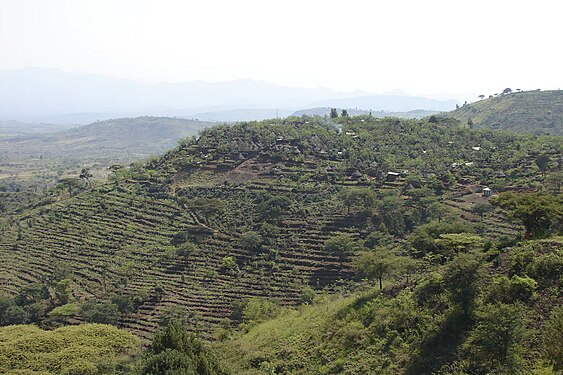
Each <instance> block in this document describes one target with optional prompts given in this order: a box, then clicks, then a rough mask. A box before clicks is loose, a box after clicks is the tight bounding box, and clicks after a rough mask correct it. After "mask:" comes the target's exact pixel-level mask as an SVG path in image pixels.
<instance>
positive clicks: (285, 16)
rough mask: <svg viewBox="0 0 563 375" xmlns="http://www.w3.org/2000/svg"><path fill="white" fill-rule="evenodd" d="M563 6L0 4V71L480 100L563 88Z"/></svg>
mask: <svg viewBox="0 0 563 375" xmlns="http://www.w3.org/2000/svg"><path fill="white" fill-rule="evenodd" d="M559 14H560V5H558V4H557V3H554V2H550V1H542V0H540V1H538V2H534V3H533V4H531V3H530V4H529V3H524V4H520V3H514V2H506V1H498V2H486V1H474V2H471V3H451V2H448V1H442V0H440V1H436V0H434V1H428V2H418V1H406V0H403V1H396V2H393V3H384V4H380V3H372V2H365V1H357V0H356V1H348V2H346V3H341V2H336V1H322V2H321V1H308V2H297V1H293V0H292V1H288V2H284V3H283V4H270V3H265V2H259V1H241V2H236V3H235V2H228V1H209V2H183V1H171V0H168V1H158V2H156V1H132V0H123V1H119V2H111V1H80V2H76V1H65V0H53V1H49V2H45V1H39V0H22V1H17V2H15V1H7V0H0V17H1V20H2V27H1V29H0V48H2V50H3V51H4V52H3V58H2V61H0V69H2V70H6V69H19V68H25V67H41V68H43V67H44V68H54V69H60V70H63V71H67V72H76V73H88V74H100V75H104V76H109V77H115V78H119V79H126V80H133V81H136V82H141V83H144V84H146V83H151V84H155V83H161V82H169V83H178V82H186V81H187V82H191V81H205V82H224V81H232V80H241V79H250V80H254V81H264V82H269V83H273V84H277V85H281V86H284V87H299V88H319V87H321V88H328V89H331V90H334V91H340V92H354V91H363V92H369V93H386V92H392V91H395V90H403V91H405V92H407V93H408V94H410V95H417V96H426V97H433V98H442V99H443V98H455V99H457V100H462V99H465V100H469V99H473V98H474V97H475V96H476V95H478V94H485V95H489V94H494V93H497V92H499V91H502V89H503V88H505V87H511V88H513V89H516V88H520V89H524V90H530V89H536V88H541V89H558V88H560V87H561V86H563V77H562V76H561V74H559V67H560V66H561V65H562V63H563V60H562V56H561V54H560V52H559V51H558V50H557V48H556V46H557V45H558V43H557V42H558V35H559V30H558V28H559Z"/></svg>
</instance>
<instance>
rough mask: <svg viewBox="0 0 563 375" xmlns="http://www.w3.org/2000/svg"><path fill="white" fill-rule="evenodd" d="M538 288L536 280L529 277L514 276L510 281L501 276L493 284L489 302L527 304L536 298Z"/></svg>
mask: <svg viewBox="0 0 563 375" xmlns="http://www.w3.org/2000/svg"><path fill="white" fill-rule="evenodd" d="M537 286H538V283H537V282H536V280H534V279H532V278H529V277H520V276H517V275H514V276H512V278H510V279H509V278H508V277H506V276H499V277H496V278H495V279H494V280H493V282H492V283H491V286H490V289H489V300H490V301H492V302H503V303H514V302H516V301H522V302H527V301H529V300H530V299H532V298H533V297H534V296H535V294H536V288H537Z"/></svg>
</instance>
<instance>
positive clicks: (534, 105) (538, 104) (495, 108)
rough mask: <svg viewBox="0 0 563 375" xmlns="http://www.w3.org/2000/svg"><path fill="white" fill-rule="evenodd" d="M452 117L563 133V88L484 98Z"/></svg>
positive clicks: (480, 124) (512, 128)
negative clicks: (562, 89)
mask: <svg viewBox="0 0 563 375" xmlns="http://www.w3.org/2000/svg"><path fill="white" fill-rule="evenodd" d="M447 115H448V116H451V117H454V118H456V119H458V120H460V121H462V122H464V123H471V124H472V125H473V126H475V127H481V128H491V129H496V130H505V131H511V132H515V133H534V134H552V135H563V91H561V90H551V91H522V92H513V93H510V94H505V95H498V96H494V97H492V98H488V99H483V100H480V101H477V102H474V103H471V104H468V105H464V106H462V107H460V108H459V109H456V110H454V111H452V112H450V113H447Z"/></svg>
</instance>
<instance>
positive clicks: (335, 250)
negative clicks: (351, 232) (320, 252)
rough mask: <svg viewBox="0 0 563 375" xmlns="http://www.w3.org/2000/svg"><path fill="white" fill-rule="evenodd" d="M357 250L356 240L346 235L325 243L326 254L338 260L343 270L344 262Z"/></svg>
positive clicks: (330, 239)
mask: <svg viewBox="0 0 563 375" xmlns="http://www.w3.org/2000/svg"><path fill="white" fill-rule="evenodd" d="M355 248H356V244H355V242H354V240H352V239H351V238H350V237H348V236H345V235H338V236H334V237H332V238H329V239H328V240H326V242H325V250H326V252H327V253H329V254H331V255H334V256H336V257H337V258H338V261H339V262H340V268H341V269H342V265H343V263H344V260H346V257H347V256H348V255H349V254H351V253H353V252H354V250H355Z"/></svg>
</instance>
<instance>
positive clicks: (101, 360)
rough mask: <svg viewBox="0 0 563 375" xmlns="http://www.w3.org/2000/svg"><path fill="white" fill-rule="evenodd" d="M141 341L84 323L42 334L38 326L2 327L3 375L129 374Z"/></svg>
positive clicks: (0, 364) (0, 361)
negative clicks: (133, 356)
mask: <svg viewBox="0 0 563 375" xmlns="http://www.w3.org/2000/svg"><path fill="white" fill-rule="evenodd" d="M139 345H140V342H139V339H137V338H136V337H135V336H133V335H132V334H131V333H129V332H126V331H124V330H120V329H118V328H115V327H112V326H106V325H100V324H82V325H79V326H68V327H62V328H57V329H55V330H53V331H43V330H41V329H39V328H37V327H36V326H32V325H27V326H19V325H14V326H8V327H0V372H1V373H3V374H24V373H25V374H30V373H33V374H45V375H47V374H53V375H55V374H56V375H64V374H68V375H71V374H115V373H128V372H129V371H130V369H131V368H132V366H133V364H132V358H131V356H132V355H135V354H136V353H138V351H139Z"/></svg>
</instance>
